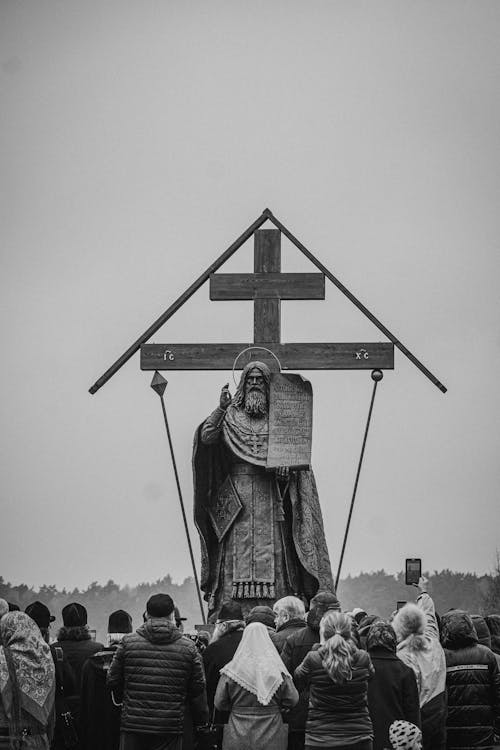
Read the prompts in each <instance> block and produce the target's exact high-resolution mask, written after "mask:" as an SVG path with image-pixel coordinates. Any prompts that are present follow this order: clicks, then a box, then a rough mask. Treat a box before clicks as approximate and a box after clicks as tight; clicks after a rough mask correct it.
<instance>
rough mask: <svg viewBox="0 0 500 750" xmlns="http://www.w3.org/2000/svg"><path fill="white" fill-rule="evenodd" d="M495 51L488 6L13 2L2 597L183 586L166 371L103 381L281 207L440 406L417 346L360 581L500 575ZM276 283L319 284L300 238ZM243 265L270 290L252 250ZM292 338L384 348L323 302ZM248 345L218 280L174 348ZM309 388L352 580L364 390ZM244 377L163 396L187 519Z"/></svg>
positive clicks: (371, 460)
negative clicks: (223, 415) (419, 563)
mask: <svg viewBox="0 0 500 750" xmlns="http://www.w3.org/2000/svg"><path fill="white" fill-rule="evenodd" d="M499 32H500V4H499V3H498V2H496V1H495V2H488V1H486V0H471V1H470V2H462V1H460V0H454V1H453V2H445V1H444V0H441V1H439V0H438V1H436V0H431V1H428V2H425V1H421V2H418V3H416V2H408V1H406V2H405V1H402V0H394V2H392V1H389V0H387V1H384V0H381V1H379V2H373V0H369V1H367V2H357V1H356V0H346V1H345V2H336V1H335V0H329V1H328V2H326V1H325V2H320V1H318V0H316V1H313V2H297V1H295V0H287V2H278V1H275V2H273V1H269V0H268V1H267V2H260V1H259V0H253V1H252V2H238V0H231V1H228V2H220V1H218V0H212V1H211V2H206V1H203V2H202V1H199V2H180V1H179V2H169V1H167V0H165V2H153V1H152V0H135V1H134V2H133V1H131V0H129V1H125V0H108V1H107V2H102V0H78V1H76V0H64V2H62V1H61V0H57V1H56V0H32V1H31V2H29V1H28V0H26V1H23V0H17V1H14V0H3V2H2V3H1V5H0V50H1V67H0V84H1V89H0V94H1V108H0V133H1V172H0V181H1V183H0V184H1V189H2V193H1V200H0V219H1V226H2V239H3V241H2V250H1V252H2V274H1V309H2V315H1V318H0V325H1V331H2V342H3V352H4V359H3V367H2V368H1V370H0V379H1V380H0V387H1V394H2V399H1V418H2V425H3V430H2V438H1V463H2V480H3V481H2V494H1V516H0V517H1V530H2V543H1V545H0V574H1V575H3V576H4V578H6V579H7V580H10V581H12V582H14V583H19V582H21V581H23V582H26V583H29V584H35V585H39V584H41V583H49V584H50V583H56V584H57V585H59V586H62V585H65V586H66V587H73V586H86V585H87V584H88V583H90V582H91V581H93V580H98V581H101V582H104V581H106V580H107V579H108V578H113V579H115V580H116V581H118V582H120V583H125V582H128V583H130V584H134V583H137V582H138V581H143V580H154V579H156V578H158V577H161V576H163V575H164V574H165V573H168V572H170V573H171V574H172V576H173V577H174V579H176V580H179V579H182V578H184V577H185V576H187V575H189V574H190V564H189V556H188V553H187V548H186V544H185V540H184V534H183V527H182V521H181V515H180V510H179V505H178V500H177V496H176V491H175V483H174V478H173V471H172V466H171V463H170V458H169V454H168V446H167V442H166V436H165V433H164V427H163V422H162V415H161V410H160V404H159V402H158V398H157V396H156V395H155V394H154V393H153V392H152V391H151V389H150V388H149V383H150V380H151V373H142V372H141V371H140V369H139V360H138V356H136V357H135V358H134V359H133V360H131V361H130V362H129V363H128V364H127V365H126V366H125V367H124V368H123V369H122V370H121V371H120V372H119V373H118V374H117V375H115V377H114V378H113V379H112V380H111V381H110V382H109V383H108V384H107V385H106V386H105V387H103V388H102V389H101V390H100V391H99V392H98V393H97V394H96V395H95V396H90V395H89V394H88V388H89V387H90V386H91V385H92V384H93V383H94V382H95V380H96V379H97V378H98V377H99V376H100V375H101V374H102V373H103V372H104V370H106V369H107V367H108V366H109V365H110V364H111V363H112V362H113V361H114V360H115V359H116V358H117V357H118V356H119V355H120V354H121V353H122V352H123V351H125V349H126V348H128V346H129V345H130V344H131V343H132V341H134V340H135V339H136V338H137V337H138V336H139V335H140V334H141V333H142V332H143V331H144V330H145V329H146V328H147V327H148V326H149V324H150V323H151V322H152V321H153V320H155V319H156V318H157V317H158V315H159V314H160V313H161V312H162V311H163V310H164V309H166V308H167V307H168V306H169V305H170V303H171V302H172V301H173V300H175V299H176V298H177V296H178V295H179V294H180V293H181V292H183V291H184V289H185V288H186V287H188V286H189V285H190V284H191V283H192V282H193V281H194V279H195V278H197V277H198V275H199V274H200V273H201V272H202V271H203V270H204V269H205V268H206V267H207V266H208V265H209V264H210V263H211V262H212V261H213V260H215V258H217V257H218V255H219V254H220V253H221V252H222V251H223V250H224V249H225V248H226V247H228V246H229V245H230V244H231V243H232V241H233V240H234V239H235V238H236V237H237V236H238V235H239V234H240V233H241V232H242V230H243V229H244V228H246V226H248V224H250V223H251V222H252V221H253V220H254V219H255V218H257V216H258V215H260V213H261V211H262V210H263V209H264V208H265V207H269V208H270V209H271V210H272V211H273V212H274V213H275V215H276V216H277V217H278V218H280V219H281V220H282V221H283V222H284V223H285V224H286V225H287V226H288V227H289V229H290V230H291V231H292V232H293V233H294V234H295V235H296V236H297V237H298V238H299V239H300V240H302V242H303V243H304V244H305V245H306V246H307V247H309V248H310V250H311V251H312V252H313V253H315V254H316V255H317V257H318V258H319V259H320V260H321V261H322V262H323V263H324V264H325V265H326V266H327V267H328V268H329V269H330V270H331V271H332V272H333V273H334V274H335V275H337V276H338V277H339V278H340V280H341V281H342V282H343V283H344V284H345V285H346V286H347V287H348V288H350V289H351V291H352V292H353V293H354V294H356V295H357V296H358V297H359V298H360V299H361V300H362V301H363V302H364V303H365V304H366V305H367V307H368V308H369V309H371V310H372V311H373V312H374V314H375V315H377V317H379V319H381V320H382V321H383V322H384V323H385V324H386V325H387V327H388V328H390V329H391V330H392V331H393V332H394V333H395V334H396V335H397V336H399V338H400V339H401V340H402V341H403V342H404V343H405V344H406V346H407V347H408V348H409V349H410V350H411V351H413V352H414V353H415V355H416V356H417V357H419V358H420V359H421V360H422V361H423V362H424V364H426V365H427V366H428V367H429V369H431V370H432V371H433V372H434V373H435V374H436V376H437V377H438V378H439V379H440V380H441V381H442V382H443V383H445V385H447V386H448V388H449V392H448V394H446V395H442V394H441V393H440V392H439V391H438V389H437V388H436V387H435V386H433V385H432V384H431V383H430V382H429V381H428V380H427V379H426V378H425V377H424V376H423V375H421V373H420V372H419V371H418V370H417V369H416V368H415V367H413V366H412V365H411V364H410V363H409V362H408V361H407V360H406V359H405V358H404V357H403V356H402V355H401V354H400V353H398V352H396V367H395V370H394V372H393V373H387V374H386V376H385V378H384V380H383V381H382V383H381V385H380V387H379V389H378V394H377V399H376V402H375V410H374V415H373V422H372V429H371V433H370V436H369V441H368V446H367V453H366V457H365V465H364V469H363V472H362V476H361V481H360V485H359V490H358V498H357V505H356V508H355V512H354V517H353V524H352V529H351V536H350V540H349V545H348V549H347V552H346V557H345V564H344V572H345V573H348V572H351V573H353V574H356V573H357V572H358V571H360V570H376V569H380V568H385V569H386V570H390V571H395V570H399V569H401V568H402V566H403V563H404V558H405V557H407V556H419V557H422V558H423V563H424V567H425V568H426V569H430V570H434V569H438V570H440V569H442V568H451V569H455V570H471V571H477V572H479V573H482V572H485V571H488V570H490V569H491V568H492V566H493V564H494V560H495V552H496V549H497V548H499V547H500V538H499V528H500V526H499V523H498V521H499V513H498V485H499V479H500V468H499V466H500V463H499V460H498V455H499V437H498V416H499V398H498V388H497V380H498V373H499V371H500V329H499V292H498V288H499V281H498V278H499V270H500V269H499V265H500V264H499V236H500V235H499V228H500V220H499V212H498V205H499V198H500V195H499V177H498V175H499V173H500V170H499V167H500V164H499V135H498V134H499V133H500V117H499V114H500V99H499V90H500V89H499V71H500V46H499V44H498V38H499ZM283 269H284V270H291V271H295V270H296V271H301V270H314V269H313V268H311V267H310V266H309V265H308V263H307V261H306V260H305V259H303V258H301V257H300V256H299V254H298V252H297V251H296V250H295V249H293V248H291V247H289V246H288V244H287V243H283ZM224 270H226V271H231V270H241V271H249V270H252V247H251V244H248V245H246V246H245V247H243V248H242V249H241V250H240V252H239V253H238V255H237V256H236V257H235V258H234V259H233V260H232V261H231V262H230V263H229V264H227V266H226V267H225V269H224ZM282 327H283V336H282V339H283V341H294V340H295V341H307V340H312V341H318V340H319V341H321V340H324V341H356V340H363V339H365V340H371V341H378V340H384V339H383V336H382V334H380V333H379V332H378V331H377V329H376V328H374V327H373V326H372V325H371V324H370V323H369V322H368V321H366V320H365V319H364V318H363V317H362V315H361V314H360V313H358V312H357V311H356V309H355V308H354V307H352V306H351V305H350V303H348V302H347V301H346V300H345V299H344V298H343V297H342V296H341V295H340V293H339V292H338V291H337V290H336V289H335V288H334V287H333V286H332V285H331V284H329V283H328V282H327V298H326V301H324V302H284V303H283V305H282ZM251 338H252V305H251V303H249V302H241V303H222V302H209V299H208V288H207V287H206V286H205V287H203V288H202V289H201V290H200V291H199V292H198V293H197V294H196V295H195V297H193V298H192V299H191V300H190V302H188V303H187V304H186V305H185V307H184V308H183V309H182V310H181V311H180V312H179V313H178V314H177V315H176V316H175V317H174V318H173V319H172V320H171V321H169V322H168V323H167V324H166V325H165V326H164V328H163V329H162V330H161V331H160V332H159V333H158V334H157V335H156V336H155V337H154V341H157V342H166V341H224V340H226V341H231V340H241V341H246V340H251ZM306 375H307V376H308V377H309V379H310V380H311V382H312V384H313V389H314V399H315V401H314V404H315V407H314V443H313V465H314V468H315V472H316V476H317V481H318V485H319V492H320V500H321V504H322V508H323V514H324V520H325V528H326V532H327V538H328V544H329V548H330V554H331V558H332V563H333V567H334V568H336V565H337V562H338V558H339V552H340V546H341V541H342V536H343V531H344V527H345V522H346V517H347V510H348V505H349V501H350V496H351V492H352V487H353V482H354V477H355V471H356V462H357V459H358V455H359V450H360V447H361V440H362V436H363V429H364V424H365V420H366V415H367V410H368V405H369V400H370V395H371V387H372V384H371V380H370V375H369V372H365V373H359V372H358V373H346V372H330V373H319V374H318V373H306ZM229 377H230V376H229V374H225V373H209V374H203V373H180V372H179V373H172V374H167V378H168V380H169V386H168V389H167V409H168V413H169V419H170V425H171V429H172V433H173V438H174V443H175V448H176V453H177V461H178V464H179V471H180V475H181V482H182V487H183V490H184V495H185V499H186V503H187V504H188V506H189V515H190V516H191V492H192V483H191V473H190V454H191V442H192V435H193V432H194V429H195V427H196V425H197V424H198V423H199V422H200V421H201V420H202V419H203V418H204V417H205V416H206V415H207V414H208V413H209V412H210V411H211V410H212V408H213V407H214V406H215V405H216V404H217V400H218V392H219V388H220V386H221V385H223V384H224V383H225V382H227V380H228V379H229ZM233 390H234V388H233ZM192 530H193V534H196V532H195V531H194V527H192ZM196 548H197V549H198V543H197V539H196Z"/></svg>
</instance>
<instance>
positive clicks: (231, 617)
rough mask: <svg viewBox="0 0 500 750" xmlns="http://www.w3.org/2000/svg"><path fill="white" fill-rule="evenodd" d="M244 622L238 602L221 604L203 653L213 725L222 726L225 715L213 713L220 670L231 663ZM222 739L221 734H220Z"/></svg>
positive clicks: (232, 601)
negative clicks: (211, 634) (210, 638)
mask: <svg viewBox="0 0 500 750" xmlns="http://www.w3.org/2000/svg"><path fill="white" fill-rule="evenodd" d="M244 628H245V622H244V620H243V611H242V609H241V605H240V604H239V602H236V601H235V600H234V599H228V600H227V601H225V602H223V603H222V606H221V608H220V610H219V613H218V615H217V621H216V623H215V628H214V632H213V636H212V640H211V642H210V643H209V644H208V646H207V647H206V649H205V651H204V652H203V665H204V667H205V677H206V680H207V700H208V709H209V711H210V719H211V720H212V721H213V722H214V723H215V724H224V723H225V721H227V715H218V712H215V711H214V698H215V692H216V690H217V685H218V684H219V679H220V670H221V669H222V667H225V666H226V664H227V663H228V662H230V661H231V659H232V658H233V656H234V655H235V653H236V649H237V648H238V646H239V645H240V643H241V639H242V637H243V630H244ZM220 736H221V738H222V733H221V735H220Z"/></svg>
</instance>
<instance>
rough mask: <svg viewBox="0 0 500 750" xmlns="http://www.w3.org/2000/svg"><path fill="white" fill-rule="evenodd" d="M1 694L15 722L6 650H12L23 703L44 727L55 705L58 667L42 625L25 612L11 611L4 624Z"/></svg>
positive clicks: (0, 650)
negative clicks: (45, 639) (44, 635)
mask: <svg viewBox="0 0 500 750" xmlns="http://www.w3.org/2000/svg"><path fill="white" fill-rule="evenodd" d="M0 641H1V643H2V644H3V646H0V694H1V698H2V703H3V705H4V707H5V710H6V713H7V716H8V718H9V719H11V720H12V719H13V716H12V710H13V696H12V693H13V690H14V689H15V686H14V685H13V684H12V682H11V679H10V675H9V668H8V664H7V657H6V656H5V648H8V649H9V650H10V653H11V655H12V660H13V662H14V669H15V672H16V678H17V689H18V692H19V703H20V705H21V708H22V709H24V711H27V712H28V713H29V714H31V716H33V717H34V718H35V719H36V720H37V721H39V722H40V723H41V724H42V725H43V726H46V725H47V723H48V720H49V716H50V712H51V711H52V706H53V704H54V693H55V668H54V662H53V660H52V655H51V653H50V648H49V646H48V644H47V643H45V641H44V640H43V638H42V634H41V633H40V629H39V628H38V625H37V624H36V623H35V622H34V621H33V620H32V619H31V617H28V615H27V614H25V613H24V612H11V613H9V614H8V615H5V616H4V617H2V621H1V624H0Z"/></svg>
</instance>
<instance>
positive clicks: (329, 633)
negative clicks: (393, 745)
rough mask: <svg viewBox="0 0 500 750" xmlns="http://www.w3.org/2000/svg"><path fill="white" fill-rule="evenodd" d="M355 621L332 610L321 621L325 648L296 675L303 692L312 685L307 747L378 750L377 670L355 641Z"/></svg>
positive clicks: (308, 749) (311, 654)
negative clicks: (373, 706) (372, 709)
mask: <svg viewBox="0 0 500 750" xmlns="http://www.w3.org/2000/svg"><path fill="white" fill-rule="evenodd" d="M351 627H352V620H351V617H350V616H349V615H347V614H342V613H341V612H327V613H326V614H325V615H324V617H323V618H322V620H321V623H320V631H319V632H320V645H319V646H316V647H315V648H313V650H312V651H310V652H309V653H308V654H307V656H306V657H305V659H304V661H303V662H302V664H300V665H299V666H298V667H297V669H296V670H295V673H294V681H295V684H296V685H297V687H298V689H299V690H300V689H302V688H303V687H309V690H310V693H309V710H308V714H307V723H306V733H305V748H306V750H313V748H320V747H321V748H322V749H323V750H333V748H335V750H343V749H344V748H349V750H372V747H373V742H372V741H373V727H372V721H371V718H370V713H369V710H368V697H367V691H368V681H369V680H370V679H371V677H372V676H373V672H374V670H373V666H372V663H371V660H370V657H369V655H368V654H367V652H366V651H362V650H361V649H358V647H357V646H356V644H355V643H354V641H353V640H352V631H351Z"/></svg>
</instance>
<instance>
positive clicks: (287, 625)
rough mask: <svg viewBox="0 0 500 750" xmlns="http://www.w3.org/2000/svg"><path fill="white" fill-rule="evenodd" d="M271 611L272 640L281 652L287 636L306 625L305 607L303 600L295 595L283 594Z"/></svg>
mask: <svg viewBox="0 0 500 750" xmlns="http://www.w3.org/2000/svg"><path fill="white" fill-rule="evenodd" d="M273 612H274V615H275V621H274V625H275V628H276V632H275V634H274V635H273V636H272V640H273V643H274V645H275V646H276V648H277V649H278V651H279V653H280V654H281V652H282V651H283V646H284V645H285V641H286V639H287V638H288V636H289V635H291V634H292V633H294V632H295V631H296V630H302V628H305V627H306V609H305V607H304V602H303V601H302V600H301V599H298V598H297V597H296V596H284V597H283V598H282V599H278V601H277V602H276V604H275V605H274V606H273Z"/></svg>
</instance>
